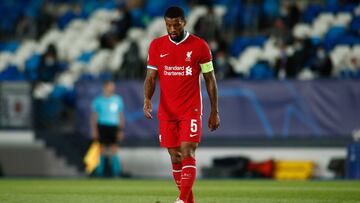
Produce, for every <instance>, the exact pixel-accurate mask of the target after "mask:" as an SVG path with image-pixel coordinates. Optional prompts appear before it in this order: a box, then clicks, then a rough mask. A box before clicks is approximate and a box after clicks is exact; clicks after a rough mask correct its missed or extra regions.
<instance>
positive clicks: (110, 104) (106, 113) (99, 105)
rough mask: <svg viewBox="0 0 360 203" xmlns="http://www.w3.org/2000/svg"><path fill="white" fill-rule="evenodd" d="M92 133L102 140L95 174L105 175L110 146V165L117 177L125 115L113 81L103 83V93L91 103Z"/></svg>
mask: <svg viewBox="0 0 360 203" xmlns="http://www.w3.org/2000/svg"><path fill="white" fill-rule="evenodd" d="M91 110H92V114H91V119H90V126H91V134H92V137H93V139H94V140H98V141H99V142H100V145H101V148H100V152H101V157H100V163H99V165H98V167H97V168H96V170H95V174H96V175H99V176H102V175H104V168H105V149H106V148H108V147H110V152H111V156H110V166H111V173H112V176H114V177H116V176H119V175H120V172H121V164H120V163H121V162H120V160H119V157H118V156H117V151H118V142H119V141H120V140H121V139H122V138H123V136H124V135H123V129H124V126H125V116H124V113H123V110H124V103H123V100H122V98H121V96H120V95H116V94H115V84H114V82H113V81H110V80H109V81H105V82H104V83H103V94H102V95H100V96H98V97H96V98H95V100H94V101H93V102H92V104H91Z"/></svg>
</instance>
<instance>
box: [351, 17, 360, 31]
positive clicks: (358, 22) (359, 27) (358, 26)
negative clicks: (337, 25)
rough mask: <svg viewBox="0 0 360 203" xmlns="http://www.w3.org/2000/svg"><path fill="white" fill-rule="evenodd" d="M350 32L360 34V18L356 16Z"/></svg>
mask: <svg viewBox="0 0 360 203" xmlns="http://www.w3.org/2000/svg"><path fill="white" fill-rule="evenodd" d="M350 30H351V31H352V32H354V33H358V32H359V31H360V16H356V17H354V18H353V20H352V21H351V23H350Z"/></svg>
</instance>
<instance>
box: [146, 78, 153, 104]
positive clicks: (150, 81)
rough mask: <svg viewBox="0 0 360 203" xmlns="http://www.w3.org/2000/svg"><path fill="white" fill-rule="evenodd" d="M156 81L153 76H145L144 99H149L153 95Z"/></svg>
mask: <svg viewBox="0 0 360 203" xmlns="http://www.w3.org/2000/svg"><path fill="white" fill-rule="evenodd" d="M155 87H156V81H155V79H154V78H146V79H145V82H144V99H148V100H151V98H152V96H153V95H154V92H155Z"/></svg>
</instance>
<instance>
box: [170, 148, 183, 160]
mask: <svg viewBox="0 0 360 203" xmlns="http://www.w3.org/2000/svg"><path fill="white" fill-rule="evenodd" d="M168 151H169V154H170V157H171V162H172V163H180V162H181V152H180V151H179V150H175V149H168Z"/></svg>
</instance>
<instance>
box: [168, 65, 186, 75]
mask: <svg viewBox="0 0 360 203" xmlns="http://www.w3.org/2000/svg"><path fill="white" fill-rule="evenodd" d="M164 75H165V76H191V75H192V67H191V66H186V67H185V66H164Z"/></svg>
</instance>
